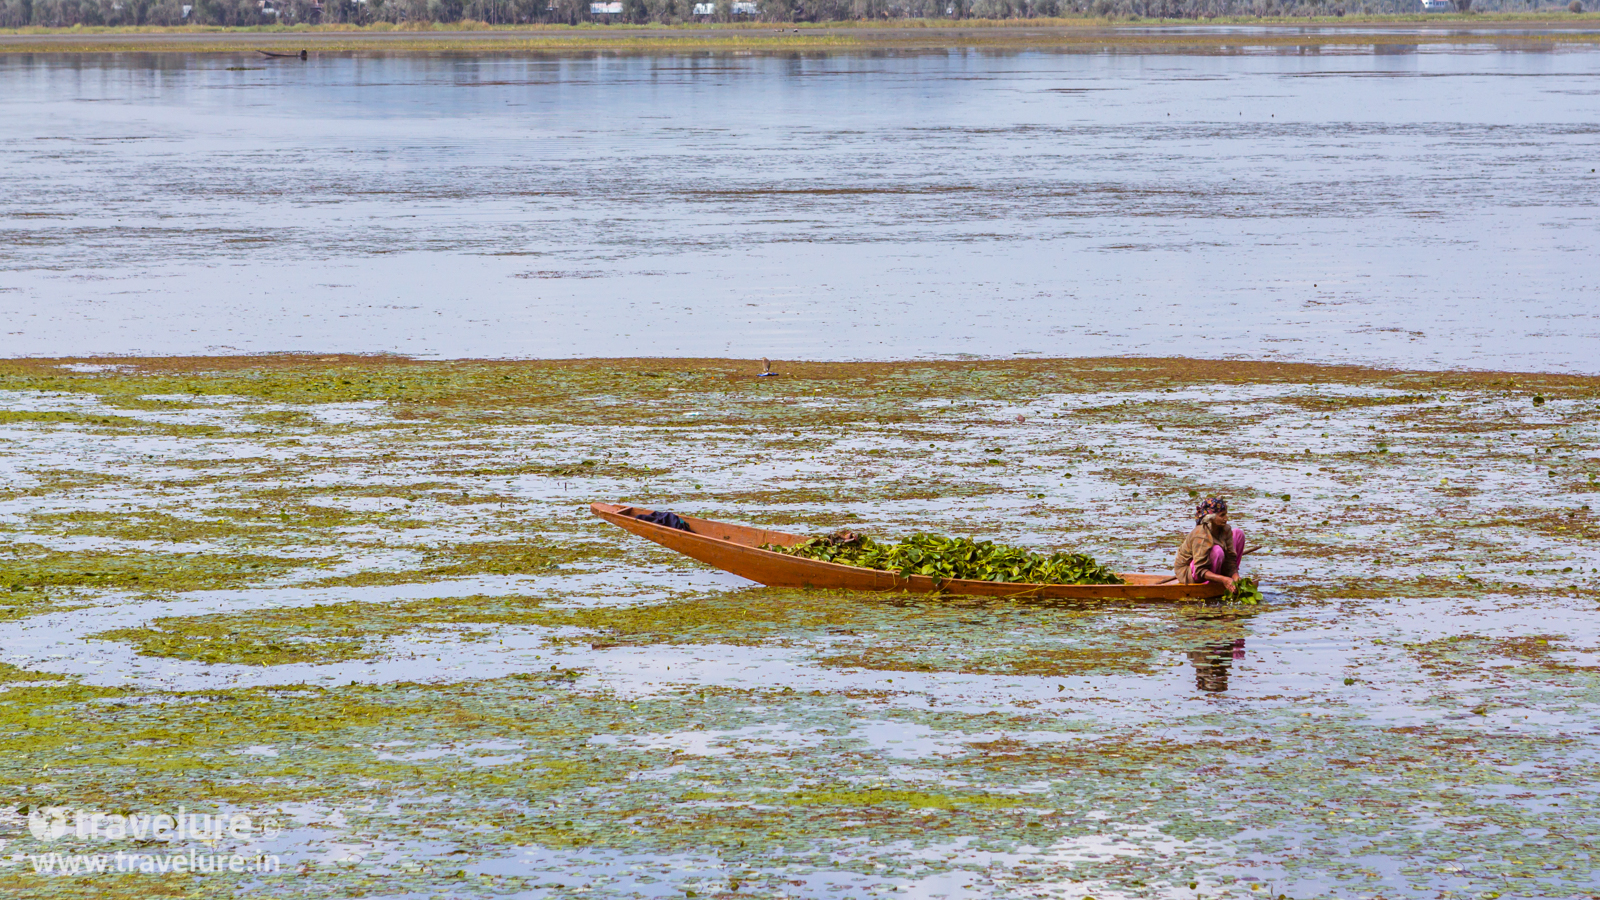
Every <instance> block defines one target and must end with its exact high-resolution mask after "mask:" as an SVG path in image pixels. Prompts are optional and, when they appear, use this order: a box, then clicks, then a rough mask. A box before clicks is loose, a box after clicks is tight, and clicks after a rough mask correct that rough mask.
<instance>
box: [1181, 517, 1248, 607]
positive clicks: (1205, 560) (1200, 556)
mask: <svg viewBox="0 0 1600 900" xmlns="http://www.w3.org/2000/svg"><path fill="white" fill-rule="evenodd" d="M1195 533H1196V537H1197V538H1198V539H1197V540H1195V541H1194V544H1195V546H1194V548H1193V549H1192V550H1191V551H1190V557H1191V558H1192V559H1193V560H1194V570H1195V574H1196V575H1198V576H1200V579H1201V580H1202V581H1209V582H1211V583H1212V584H1220V585H1222V586H1223V587H1224V588H1226V589H1227V591H1228V593H1230V594H1231V593H1233V592H1234V590H1235V588H1236V587H1237V586H1238V581H1237V579H1235V578H1230V577H1229V576H1227V575H1223V574H1221V573H1219V572H1213V571H1211V548H1212V547H1218V546H1221V545H1219V544H1217V542H1216V539H1215V538H1214V537H1212V536H1211V533H1210V532H1208V531H1205V530H1204V529H1201V528H1196V529H1195ZM1222 552H1223V554H1224V556H1223V559H1224V560H1226V559H1227V556H1226V554H1227V552H1228V551H1227V548H1225V547H1224V548H1222ZM1224 565H1226V562H1224Z"/></svg>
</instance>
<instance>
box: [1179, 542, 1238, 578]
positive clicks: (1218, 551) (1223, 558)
mask: <svg viewBox="0 0 1600 900" xmlns="http://www.w3.org/2000/svg"><path fill="white" fill-rule="evenodd" d="M1233 558H1234V560H1235V563H1234V567H1233V571H1232V572H1229V571H1227V570H1226V569H1225V568H1223V567H1224V566H1226V565H1227V562H1228V554H1227V552H1226V551H1224V550H1223V549H1222V545H1221V544H1212V545H1211V558H1210V562H1211V565H1210V566H1209V567H1208V568H1209V569H1210V570H1211V571H1212V572H1215V573H1217V574H1218V575H1226V576H1228V577H1230V578H1231V577H1233V576H1235V575H1237V574H1239V565H1238V564H1239V563H1242V562H1244V529H1243V528H1235V529H1233ZM1199 580H1200V573H1199V572H1198V571H1197V570H1196V568H1195V563H1193V562H1191V563H1189V581H1190V582H1191V583H1193V582H1196V581H1199Z"/></svg>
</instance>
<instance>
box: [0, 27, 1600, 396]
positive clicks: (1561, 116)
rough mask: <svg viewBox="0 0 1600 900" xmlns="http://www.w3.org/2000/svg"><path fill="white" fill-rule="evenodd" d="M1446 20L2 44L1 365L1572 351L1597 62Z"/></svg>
mask: <svg viewBox="0 0 1600 900" xmlns="http://www.w3.org/2000/svg"><path fill="white" fill-rule="evenodd" d="M1462 41H1463V42H1462V43H1460V44H1454V45H1445V46H1433V45H1423V46H1420V47H1410V46H1407V45H1384V46H1382V47H1378V48H1377V50H1378V51H1379V52H1370V51H1371V50H1372V49H1373V48H1370V47H1368V48H1363V47H1361V46H1359V45H1356V44H1353V45H1351V46H1350V47H1345V48H1340V47H1319V48H1317V50H1316V52H1311V53H1307V52H1304V51H1303V50H1302V51H1298V52H1297V51H1294V50H1292V49H1281V48H1280V49H1278V50H1262V51H1259V52H1239V53H1236V54H1226V53H1224V54H1215V55H1191V56H1185V55H1171V54H1162V55H1141V54H1138V53H1109V54H1052V53H1042V52H1021V53H1001V52H978V51H965V50H963V51H947V52H925V53H893V52H882V53H860V54H834V55H827V54H798V53H797V54H766V55H763V54H754V55H739V54H680V55H671V54H664V55H652V56H626V55H617V54H589V55H570V56H553V55H552V56H539V55H521V56H514V55H492V54H479V55H465V54H463V55H394V56H384V55H363V56H346V55H338V54H328V55H319V56H315V57H314V58H313V59H311V60H310V61H308V62H306V63H301V62H300V61H299V60H293V61H283V60H266V59H263V58H261V57H258V56H248V55H231V56H230V55H203V56H202V55H194V56H191V55H181V54H103V55H82V56H75V55H71V54H54V55H51V54H36V55H29V54H17V55H11V56H5V57H3V58H0V121H3V122H4V127H3V128H0V168H3V171H5V173H6V179H5V182H6V190H5V192H4V193H3V194H0V315H3V316H4V318H5V320H6V322H7V325H6V328H5V329H4V333H3V334H0V356H16V355H34V354H46V355H49V354H85V353H147V354H168V353H184V354H192V353H232V352H259V351H276V350H311V351H327V350H336V351H357V350H359V351H389V352H401V353H406V354H413V355H420V356H446V357H463V356H466V357H496V356H504V357H587V356H625V355H663V356H729V355H735V356H743V357H752V356H762V355H768V356H776V357H785V358H812V359H827V358H831V359H838V358H858V359H860V358H877V359H883V358H907V357H932V356H940V355H958V354H976V355H982V356H1008V355H1012V354H1041V355H1045V356H1058V355H1085V354H1089V355H1093V354H1109V353H1136V354H1145V355H1170V354H1174V353H1178V354H1182V355H1190V356H1210V357H1218V356H1233V355H1237V356H1246V357H1251V358H1269V359H1270V358H1281V359H1301V360H1307V359H1309V360H1339V361H1345V360H1354V361H1373V362H1381V363H1392V364H1399V365H1404V366H1413V367H1417V366H1420V367H1456V366H1466V367H1479V368H1496V369H1523V370H1541V371H1563V370H1565V371H1580V372H1594V371H1596V370H1597V366H1596V363H1595V361H1594V360H1595V358H1596V357H1595V354H1594V353H1593V348H1594V347H1595V346H1596V341H1597V339H1600V323H1597V320H1596V310H1597V309H1600V297H1597V293H1596V292H1597V290H1600V282H1597V279H1596V278H1595V275H1594V266H1593V264H1592V261H1591V257H1592V253H1593V247H1592V243H1593V242H1592V232H1593V226H1594V214H1593V211H1594V209H1595V208H1596V204H1597V200H1600V196H1597V189H1600V176H1596V175H1595V174H1594V172H1593V169H1594V165H1595V136H1596V126H1595V124H1594V121H1595V117H1594V110H1595V108H1596V107H1595V103H1596V97H1597V95H1596V93H1595V91H1594V89H1593V86H1592V82H1593V81H1594V76H1595V74H1596V72H1597V67H1600V54H1596V53H1595V52H1593V51H1591V50H1588V49H1584V48H1583V47H1579V46H1575V47H1571V48H1569V49H1566V50H1562V51H1552V52H1505V51H1504V50H1503V48H1497V47H1495V46H1494V45H1483V46H1478V45H1475V44H1473V43H1472V40H1471V37H1470V36H1465V37H1463V38H1462ZM1491 50H1492V51H1493V52H1490V51H1491Z"/></svg>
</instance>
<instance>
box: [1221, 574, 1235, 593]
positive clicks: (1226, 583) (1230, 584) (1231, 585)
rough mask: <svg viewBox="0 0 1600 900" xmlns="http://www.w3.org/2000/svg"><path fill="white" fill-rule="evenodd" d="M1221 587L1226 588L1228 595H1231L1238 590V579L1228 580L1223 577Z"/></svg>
mask: <svg viewBox="0 0 1600 900" xmlns="http://www.w3.org/2000/svg"><path fill="white" fill-rule="evenodd" d="M1222 586H1223V587H1225V588H1227V589H1228V593H1230V594H1231V593H1233V592H1234V591H1237V590H1238V589H1239V579H1237V578H1229V577H1228V576H1226V575H1224V576H1222Z"/></svg>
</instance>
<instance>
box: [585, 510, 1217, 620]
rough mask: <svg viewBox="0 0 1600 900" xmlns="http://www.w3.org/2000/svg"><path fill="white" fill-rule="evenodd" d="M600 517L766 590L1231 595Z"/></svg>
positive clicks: (708, 525)
mask: <svg viewBox="0 0 1600 900" xmlns="http://www.w3.org/2000/svg"><path fill="white" fill-rule="evenodd" d="M589 509H590V511H591V512H593V513H594V514H595V515H597V516H599V517H600V518H602V519H605V520H606V521H607V522H610V523H611V524H613V525H615V526H617V527H618V528H621V529H624V530H626V531H631V532H633V533H634V534H637V535H638V536H640V537H642V538H645V539H646V540H651V541H655V542H656V543H658V544H660V545H661V546H663V547H666V548H667V549H669V550H676V551H677V552H679V553H682V554H683V555H684V556H687V557H690V558H692V559H698V560H699V561H701V562H703V563H705V564H706V565H709V566H715V567H716V568H719V569H723V570H725V571H728V572H732V573H733V574H735V575H738V576H740V577H743V578H748V579H750V580H751V581H755V582H759V583H761V584H764V585H767V586H769V587H809V588H844V589H846V590H853V591H910V592H912V593H918V594H927V593H936V592H937V593H946V594H971V595H976V596H984V597H1032V598H1038V599H1041V600H1045V599H1062V600H1168V601H1177V600H1203V599H1210V598H1214V597H1221V596H1222V595H1223V594H1224V593H1226V592H1225V591H1224V590H1223V589H1222V586H1221V585H1217V584H1211V583H1206V584H1176V583H1167V584H1161V583H1160V582H1162V581H1166V580H1167V579H1169V578H1170V577H1171V576H1170V575H1166V574H1159V575H1150V574H1146V573H1143V572H1126V573H1118V574H1120V575H1121V576H1122V579H1123V580H1124V581H1126V582H1127V584H1016V583H1012V582H1005V581H965V580H961V579H951V580H948V581H935V580H934V579H932V578H929V577H928V576H926V575H912V576H909V577H904V576H901V575H899V574H897V573H895V572H884V571H881V570H878V569H866V568H862V567H861V566H847V565H844V564H843V563H832V562H824V561H823V560H820V559H805V558H803V557H798V556H788V555H785V554H783V553H774V552H772V551H771V550H762V549H761V545H762V544H778V545H780V546H784V547H789V546H793V545H794V544H798V543H800V542H801V541H803V540H805V539H806V536H805V535H799V534H789V533H788V532H784V531H769V530H767V529H765V528H751V527H749V526H747V525H732V524H729V523H727V522H716V521H713V520H711V519H697V518H695V517H693V516H682V517H681V518H682V519H683V521H684V523H685V524H687V525H688V526H689V530H688V531H680V530H678V529H676V528H668V527H667V526H665V525H657V524H655V523H653V522H646V521H644V520H643V519H640V518H639V516H647V515H649V514H650V513H651V512H653V510H649V509H645V508H643V507H639V506H623V505H621V504H617V503H591V504H590V505H589Z"/></svg>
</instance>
